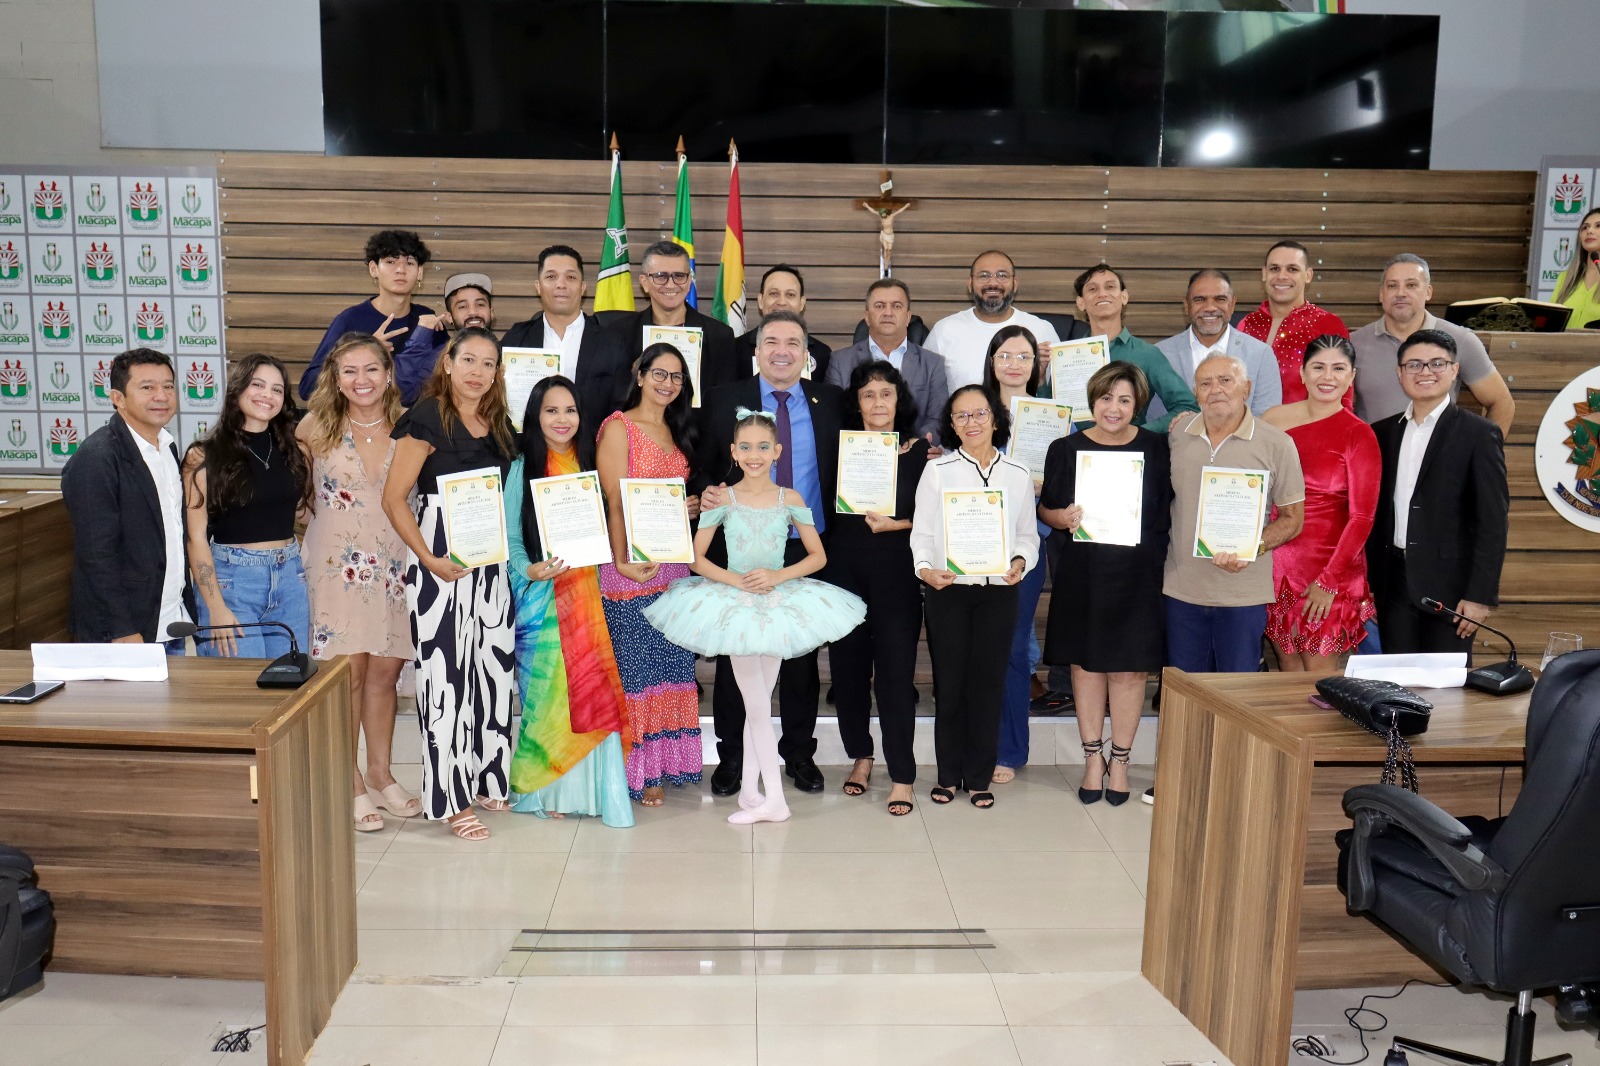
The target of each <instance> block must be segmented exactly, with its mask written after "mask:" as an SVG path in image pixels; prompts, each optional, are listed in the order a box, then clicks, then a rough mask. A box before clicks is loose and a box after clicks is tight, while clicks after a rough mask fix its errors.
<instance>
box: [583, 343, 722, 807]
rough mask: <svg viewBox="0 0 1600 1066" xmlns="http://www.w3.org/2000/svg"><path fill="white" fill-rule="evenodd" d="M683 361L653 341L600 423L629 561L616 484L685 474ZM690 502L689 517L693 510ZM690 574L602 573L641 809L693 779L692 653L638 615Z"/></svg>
mask: <svg viewBox="0 0 1600 1066" xmlns="http://www.w3.org/2000/svg"><path fill="white" fill-rule="evenodd" d="M685 370H686V367H685V365H684V361H683V357H682V356H681V355H680V354H678V350H677V349H676V348H674V347H673V346H672V345H670V344H652V345H651V346H650V347H648V348H646V349H645V350H644V352H643V354H641V355H640V356H639V364H638V368H637V369H636V370H635V371H634V375H633V384H632V386H631V387H630V388H629V390H628V398H627V400H626V401H625V402H624V403H623V405H622V410H621V411H619V412H617V413H616V414H613V415H612V416H611V417H610V418H607V419H606V420H605V421H604V422H602V423H601V424H600V450H599V457H598V463H597V465H598V467H599V470H600V485H601V488H602V489H604V491H605V494H606V500H607V505H608V507H609V509H610V514H609V516H608V521H609V524H610V528H611V548H612V553H613V555H614V556H615V557H616V558H618V559H626V558H628V553H627V545H626V544H625V540H626V536H625V534H624V532H623V528H624V527H623V517H622V502H621V500H622V497H621V493H620V491H619V488H618V481H620V480H621V479H622V478H625V477H650V478H683V479H684V480H685V481H687V480H688V477H689V460H688V458H687V457H688V456H690V455H692V454H694V443H695V431H694V423H693V413H692V412H691V410H690V403H691V399H692V396H693V392H694V385H693V384H692V382H690V380H689V378H688V375H687V374H686V373H685ZM699 505H700V499H699V497H698V496H691V497H689V516H690V517H691V518H693V517H695V515H696V514H697V512H698V511H699ZM688 576H689V568H688V567H687V566H685V565H684V564H682V563H632V562H624V563H618V564H616V565H615V566H613V565H610V564H607V565H605V566H602V567H601V568H600V595H601V597H602V600H603V605H604V607H605V612H606V625H607V627H609V628H610V630H611V643H612V647H613V649H614V650H615V652H616V657H617V667H618V670H619V671H620V672H621V674H622V691H623V696H624V697H625V698H626V700H627V703H628V728H629V731H630V733H631V734H632V737H631V739H632V743H633V748H632V750H631V751H630V752H629V753H628V767H627V769H628V794H629V795H630V796H632V797H633V798H634V799H636V800H639V801H641V802H642V803H643V804H644V805H645V806H646V807H659V806H661V804H662V803H663V802H664V798H665V797H664V786H665V785H667V784H673V785H691V784H697V783H698V782H699V781H700V774H701V768H702V767H703V766H704V757H703V755H702V752H701V748H700V698H699V695H698V694H697V693H696V691H695V685H694V653H693V652H689V651H685V650H684V649H682V648H680V647H678V646H677V645H676V644H673V643H671V642H670V641H668V640H667V638H665V637H663V636H662V635H661V634H660V632H658V631H657V630H656V628H655V627H654V626H652V625H651V624H650V623H649V622H647V621H645V619H644V609H645V608H646V607H648V606H650V605H651V604H652V603H654V602H655V601H656V598H657V597H659V596H660V595H661V594H662V593H663V592H665V591H666V590H667V586H668V585H670V584H672V582H674V581H676V580H677V579H678V578H681V577H688Z"/></svg>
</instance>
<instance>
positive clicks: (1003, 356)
mask: <svg viewBox="0 0 1600 1066" xmlns="http://www.w3.org/2000/svg"><path fill="white" fill-rule="evenodd" d="M995 358H996V359H998V360H1000V361H1001V362H1002V363H1031V362H1033V353H1032V352H996V353H995Z"/></svg>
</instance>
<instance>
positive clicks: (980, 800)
mask: <svg viewBox="0 0 1600 1066" xmlns="http://www.w3.org/2000/svg"><path fill="white" fill-rule="evenodd" d="M970 798H971V800H972V805H973V806H974V807H976V808H978V809H979V810H980V811H986V810H988V809H989V808H990V807H993V806H994V793H993V792H974V793H973V794H972V796H971V797H970Z"/></svg>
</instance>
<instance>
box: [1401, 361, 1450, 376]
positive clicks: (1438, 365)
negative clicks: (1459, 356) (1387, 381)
mask: <svg viewBox="0 0 1600 1066" xmlns="http://www.w3.org/2000/svg"><path fill="white" fill-rule="evenodd" d="M1455 365H1456V361H1455V360H1454V359H1429V360H1428V361H1427V362H1426V363H1424V362H1423V361H1422V360H1421V359H1408V360H1406V361H1405V362H1404V363H1401V364H1400V369H1401V370H1404V371H1405V372H1406V373H1407V374H1412V375H1416V374H1420V373H1422V372H1423V371H1424V370H1431V371H1433V372H1434V373H1435V374H1438V373H1442V372H1443V371H1444V368H1445V367H1447V366H1455Z"/></svg>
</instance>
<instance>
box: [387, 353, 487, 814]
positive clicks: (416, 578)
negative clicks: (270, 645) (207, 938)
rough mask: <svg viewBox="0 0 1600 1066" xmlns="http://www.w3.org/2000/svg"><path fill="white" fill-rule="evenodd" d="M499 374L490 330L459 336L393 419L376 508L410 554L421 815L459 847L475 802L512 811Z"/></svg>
mask: <svg viewBox="0 0 1600 1066" xmlns="http://www.w3.org/2000/svg"><path fill="white" fill-rule="evenodd" d="M499 370H500V342H499V340H497V339H496V338H495V335H494V334H493V333H491V332H489V331H488V330H486V329H479V328H477V327H475V326H468V327H465V328H463V329H461V330H459V331H458V332H457V333H456V335H455V337H454V338H453V339H452V340H451V341H450V343H449V345H447V346H446V347H445V350H444V353H443V354H442V355H441V356H440V357H439V362H438V363H437V365H435V366H434V368H433V373H432V375H430V376H429V378H428V381H427V384H425V385H424V386H423V390H422V399H421V400H419V401H417V405H416V406H415V407H413V408H411V410H409V411H407V412H406V413H405V414H403V415H401V416H400V420H399V421H398V422H396V423H395V427H394V430H393V432H392V433H391V434H390V436H392V437H393V438H394V439H395V441H396V442H397V443H396V445H395V450H394V458H393V459H392V460H391V462H390V464H389V477H388V480H387V481H385V482H384V486H383V513H384V514H386V515H388V516H389V521H390V522H391V523H392V524H393V525H394V529H395V532H396V533H398V534H399V535H400V539H401V540H402V541H404V542H405V545H406V548H407V549H408V551H407V555H406V575H405V582H406V602H407V605H408V606H409V607H410V609H411V635H412V638H413V641H414V643H415V645H416V667H417V722H418V724H419V725H420V726H421V728H422V742H423V743H422V747H423V755H422V791H423V795H422V807H423V811H424V812H425V813H426V814H427V816H428V817H429V818H433V819H449V821H450V828H451V830H452V831H454V832H455V834H456V835H457V836H459V837H461V838H463V839H465V840H483V839H485V838H487V837H488V836H489V828H488V826H486V825H484V824H483V823H482V822H480V821H479V820H478V816H477V813H476V812H475V811H474V810H473V804H474V803H475V802H476V803H478V804H481V805H482V806H483V808H484V809H485V810H491V811H504V810H509V809H510V804H509V803H508V802H507V801H506V797H507V795H508V793H509V788H510V781H509V778H508V774H509V771H510V763H511V703H512V699H513V697H514V695H515V683H514V681H513V679H512V660H513V658H514V655H515V640H514V636H513V631H512V613H511V585H510V582H509V581H507V579H506V570H505V562H506V558H507V554H508V551H507V544H506V529H505V512H504V510H503V504H502V502H501V484H502V483H503V482H504V480H505V473H506V468H507V467H508V466H510V464H511V459H512V457H513V456H514V455H515V454H516V444H515V434H514V432H513V430H512V428H511V418H510V416H509V415H508V414H507V412H506V392H505V384H504V382H502V381H501V378H500V373H499ZM413 489H415V490H416V500H417V510H416V511H415V512H413V511H412V510H411V504H410V502H409V497H410V496H411V493H412V490H413Z"/></svg>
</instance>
